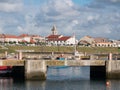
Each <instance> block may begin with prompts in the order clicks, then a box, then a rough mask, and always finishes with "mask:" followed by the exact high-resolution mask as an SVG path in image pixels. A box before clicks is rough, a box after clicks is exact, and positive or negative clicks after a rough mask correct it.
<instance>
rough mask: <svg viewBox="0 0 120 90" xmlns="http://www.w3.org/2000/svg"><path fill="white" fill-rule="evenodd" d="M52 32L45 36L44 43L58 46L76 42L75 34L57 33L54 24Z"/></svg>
mask: <svg viewBox="0 0 120 90" xmlns="http://www.w3.org/2000/svg"><path fill="white" fill-rule="evenodd" d="M51 32H52V34H50V35H49V36H47V37H46V43H47V44H48V45H50V46H51V45H56V46H57V45H59V46H71V45H75V44H76V39H75V35H73V36H63V35H59V34H58V33H57V29H56V26H55V25H54V26H53V28H52V29H51Z"/></svg>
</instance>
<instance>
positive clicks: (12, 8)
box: [0, 0, 23, 12]
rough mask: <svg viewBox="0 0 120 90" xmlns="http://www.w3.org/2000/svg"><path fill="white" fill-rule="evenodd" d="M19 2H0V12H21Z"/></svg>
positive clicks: (16, 0) (4, 0) (6, 0)
mask: <svg viewBox="0 0 120 90" xmlns="http://www.w3.org/2000/svg"><path fill="white" fill-rule="evenodd" d="M21 1H22V0H21ZM21 1H20V0H15V1H14V0H0V11H3V12H18V11H21V10H22V6H23V4H22V2H21Z"/></svg>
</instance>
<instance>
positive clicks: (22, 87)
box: [0, 67, 120, 90]
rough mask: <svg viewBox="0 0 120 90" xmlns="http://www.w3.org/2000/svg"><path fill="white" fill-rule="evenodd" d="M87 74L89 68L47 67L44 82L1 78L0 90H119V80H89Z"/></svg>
mask: <svg viewBox="0 0 120 90" xmlns="http://www.w3.org/2000/svg"><path fill="white" fill-rule="evenodd" d="M89 72H90V70H89V67H49V68H48V72H47V80H46V81H18V80H14V79H13V78H10V77H9V78H8V77H1V78H0V90H120V80H90V77H89ZM106 81H108V82H109V85H108V86H106Z"/></svg>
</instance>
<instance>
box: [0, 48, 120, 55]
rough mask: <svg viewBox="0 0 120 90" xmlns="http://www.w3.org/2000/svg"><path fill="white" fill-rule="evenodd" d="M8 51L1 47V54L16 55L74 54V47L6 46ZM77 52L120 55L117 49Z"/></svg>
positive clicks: (85, 49)
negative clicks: (24, 53)
mask: <svg viewBox="0 0 120 90" xmlns="http://www.w3.org/2000/svg"><path fill="white" fill-rule="evenodd" d="M6 48H8V49H2V48H1V47H0V53H4V52H5V51H8V53H16V50H34V51H35V52H74V47H72V46H69V47H68V46H6ZM77 51H79V52H83V53H85V52H86V53H90V54H91V53H110V52H112V53H120V49H118V48H117V47H79V46H78V47H77Z"/></svg>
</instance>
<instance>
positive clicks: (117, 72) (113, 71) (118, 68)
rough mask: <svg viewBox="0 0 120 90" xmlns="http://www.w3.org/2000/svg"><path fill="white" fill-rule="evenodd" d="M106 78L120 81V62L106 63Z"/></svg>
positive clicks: (111, 61)
mask: <svg viewBox="0 0 120 90" xmlns="http://www.w3.org/2000/svg"><path fill="white" fill-rule="evenodd" d="M106 78H108V79H120V61H119V60H110V61H107V62H106Z"/></svg>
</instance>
